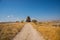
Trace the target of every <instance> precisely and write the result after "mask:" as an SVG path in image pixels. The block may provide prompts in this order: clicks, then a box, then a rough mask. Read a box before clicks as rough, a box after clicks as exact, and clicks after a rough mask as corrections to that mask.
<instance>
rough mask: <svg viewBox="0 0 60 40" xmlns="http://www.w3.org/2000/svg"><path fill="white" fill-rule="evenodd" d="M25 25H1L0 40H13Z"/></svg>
mask: <svg viewBox="0 0 60 40" xmlns="http://www.w3.org/2000/svg"><path fill="white" fill-rule="evenodd" d="M23 26H24V23H0V40H12V39H13V37H14V36H15V35H16V34H17V33H18V32H20V30H21V29H22V27H23Z"/></svg>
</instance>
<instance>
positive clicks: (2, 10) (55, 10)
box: [0, 0, 60, 21]
mask: <svg viewBox="0 0 60 40" xmlns="http://www.w3.org/2000/svg"><path fill="white" fill-rule="evenodd" d="M27 16H30V17H31V18H32V19H37V20H39V21H41V20H43V21H44V20H59V19H60V0H0V21H17V20H19V21H21V20H24V19H26V17H27Z"/></svg>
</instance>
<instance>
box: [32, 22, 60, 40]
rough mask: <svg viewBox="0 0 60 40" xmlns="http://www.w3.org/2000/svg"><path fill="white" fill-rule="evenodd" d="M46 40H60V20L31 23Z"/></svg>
mask: <svg viewBox="0 0 60 40" xmlns="http://www.w3.org/2000/svg"><path fill="white" fill-rule="evenodd" d="M31 24H32V25H33V27H34V28H36V29H37V31H39V32H40V33H41V34H42V35H43V36H44V38H45V39H46V40H60V22H37V23H31Z"/></svg>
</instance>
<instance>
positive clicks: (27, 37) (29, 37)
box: [13, 23, 44, 40]
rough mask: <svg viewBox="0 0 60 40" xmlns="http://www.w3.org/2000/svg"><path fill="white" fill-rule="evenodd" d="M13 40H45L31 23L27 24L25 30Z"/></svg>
mask: <svg viewBox="0 0 60 40" xmlns="http://www.w3.org/2000/svg"><path fill="white" fill-rule="evenodd" d="M13 40H44V39H43V36H41V35H40V34H39V33H38V32H37V31H36V29H34V28H33V27H32V25H31V24H30V23H28V24H25V26H24V27H23V29H22V30H21V31H20V32H19V33H18V34H17V35H16V37H15V38H14V39H13Z"/></svg>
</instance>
